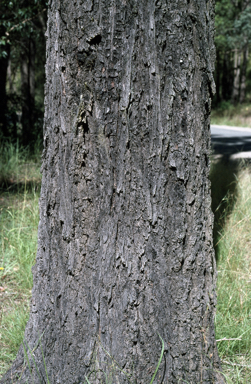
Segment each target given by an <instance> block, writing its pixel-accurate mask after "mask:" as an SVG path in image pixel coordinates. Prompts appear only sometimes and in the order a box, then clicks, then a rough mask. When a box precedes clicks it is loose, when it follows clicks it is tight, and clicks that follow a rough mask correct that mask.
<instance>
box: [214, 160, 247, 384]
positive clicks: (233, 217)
mask: <svg viewBox="0 0 251 384" xmlns="http://www.w3.org/2000/svg"><path fill="white" fill-rule="evenodd" d="M216 166H217V165H216ZM228 167H229V165H228ZM230 169H231V168H229V169H228V172H229V171H230ZM233 170H234V173H233V174H234V177H235V181H232V182H231V183H232V185H231V186H230V187H229V190H228V193H227V194H226V195H225V197H224V204H225V205H224V207H223V210H222V211H221V217H220V216H219V215H218V221H219V223H220V224H219V225H218V226H217V229H218V233H217V234H215V237H216V244H217V256H218V283H217V295H218V300H217V315H216V338H217V339H218V340H219V341H218V342H217V345H218V349H219V353H220V357H221V359H222V363H223V368H224V372H225V374H226V376H227V380H228V382H229V383H233V384H242V383H243V384H244V383H245V384H248V383H251V352H250V351H251V171H250V169H249V168H246V167H244V169H241V168H240V169H239V172H236V168H235V167H233ZM225 173H227V172H226V169H225ZM230 179H232V177H230ZM220 184H221V183H220V182H219V188H220ZM218 193H219V191H218ZM216 225H217V223H216Z"/></svg>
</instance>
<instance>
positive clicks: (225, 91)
mask: <svg viewBox="0 0 251 384" xmlns="http://www.w3.org/2000/svg"><path fill="white" fill-rule="evenodd" d="M231 63H232V60H231V54H230V53H229V52H224V54H223V66H222V71H221V72H222V80H221V83H222V89H221V95H222V99H223V100H229V99H231V94H232V90H233V88H232V87H233V78H232V76H231V74H232V67H231Z"/></svg>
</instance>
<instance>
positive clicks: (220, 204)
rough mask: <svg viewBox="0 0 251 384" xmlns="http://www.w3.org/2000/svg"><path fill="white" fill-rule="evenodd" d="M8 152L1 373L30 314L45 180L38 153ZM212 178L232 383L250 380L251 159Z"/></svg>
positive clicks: (222, 324)
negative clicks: (41, 196) (42, 179)
mask: <svg viewBox="0 0 251 384" xmlns="http://www.w3.org/2000/svg"><path fill="white" fill-rule="evenodd" d="M4 156H5V158H4V159H3V157H2V159H1V160H2V161H1V162H0V163H1V164H2V165H1V172H2V175H1V184H0V185H1V189H0V247H1V254H0V268H3V269H0V287H1V288H0V302H1V309H0V377H1V375H2V374H3V373H4V372H5V371H6V370H7V368H8V367H9V366H10V364H11V362H12V361H13V360H14V358H15V355H16V353H17V350H18V348H19V346H20V345H21V343H22V340H23V333H24V328H25V324H26V322H27V319H28V316H29V300H30V296H31V288H32V275H31V266H32V265H33V263H34V259H35V255H36V247H37V226H38V197H39V187H40V174H39V162H38V161H37V159H38V156H36V157H33V158H31V157H30V155H29V154H27V152H25V151H24V150H23V149H20V148H17V147H15V146H13V147H12V148H9V150H8V149H6V152H5V155H4ZM3 160H4V161H3ZM6 164H8V165H6ZM26 164H29V166H26ZM211 181H212V197H213V201H212V207H213V210H214V212H215V219H216V222H215V231H214V241H215V247H216V255H217V265H218V284H217V291H218V307H217V315H216V338H217V340H218V342H217V344H218V348H219V353H220V357H221V359H222V364H223V369H224V374H225V376H226V380H227V383H228V384H249V383H251V353H250V351H251V251H250V250H251V167H250V166H248V165H243V164H240V163H237V162H236V163H234V162H229V163H223V162H220V161H217V162H216V161H213V164H212V168H211ZM231 339H234V340H231ZM115 358H116V356H115ZM114 361H115V360H114ZM114 361H113V363H114ZM114 364H115V363H114ZM114 369H115V366H114ZM90 379H91V378H90ZM193 384H194V383H193Z"/></svg>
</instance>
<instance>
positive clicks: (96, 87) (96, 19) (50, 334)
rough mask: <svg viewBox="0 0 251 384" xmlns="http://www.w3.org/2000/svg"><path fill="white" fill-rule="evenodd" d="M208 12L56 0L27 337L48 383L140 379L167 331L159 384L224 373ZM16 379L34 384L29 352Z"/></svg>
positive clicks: (18, 364)
mask: <svg viewBox="0 0 251 384" xmlns="http://www.w3.org/2000/svg"><path fill="white" fill-rule="evenodd" d="M213 18H214V11H213V2H212V1H210V0H208V1H206V0H198V1H192V0H191V1H189V2H183V1H182V2H180V1H178V0H169V1H166V0H158V1H153V0H137V1H132V0H131V1H121V0H99V1H97V0H94V1H89V0H85V1H81V0H79V1H77V2H71V1H68V0H67V1H66V0H61V1H57V0H53V1H52V2H51V3H50V9H49V15H48V31H47V34H48V41H47V65H46V74H47V82H46V88H45V91H46V99H45V107H46V112H45V126H44V152H43V167H42V168H43V181H42V191H41V199H40V224H39V234H38V237H39V240H38V253H37V260H36V265H35V267H34V270H33V274H34V288H33V293H32V301H31V313H30V319H29V322H28V324H27V327H26V332H25V340H26V342H27V343H28V345H29V346H30V348H31V350H34V356H35V357H34V358H35V360H36V363H37V366H38V370H39V372H40V375H41V376H43V378H44V380H45V381H46V379H45V377H46V375H45V368H44V364H43V359H42V354H41V346H40V345H39V343H38V340H39V338H40V340H41V345H42V347H43V352H44V356H45V362H46V367H47V371H48V376H49V379H50V383H53V384H58V383H62V384H66V383H67V384H73V383H75V384H77V383H84V382H85V376H87V377H88V378H89V381H90V382H91V383H101V382H102V383H103V382H105V373H106V375H110V376H109V377H110V378H111V382H113V383H115V382H116V383H117V382H120V383H127V382H129V379H128V376H127V375H130V374H132V375H133V376H132V377H130V382H137V383H138V384H139V383H142V384H143V383H144V384H147V383H149V382H150V381H151V378H152V377H153V374H154V371H155V369H156V366H157V363H158V360H159V357H160V353H161V342H160V338H159V335H160V336H161V337H162V339H163V340H164V350H165V352H164V357H163V359H162V362H161V365H160V368H159V371H158V375H157V376H156V378H155V380H154V383H157V381H158V382H163V383H169V384H171V383H172V384H177V383H179V382H180V383H182V382H188V383H193V384H195V383H196V384H197V383H203V384H204V383H208V384H209V383H210V384H213V383H214V384H219V383H223V382H224V380H223V378H221V374H220V373H219V371H218V370H219V358H218V353H217V348H216V342H215V334H214V315H215V305H216V295H215V279H216V266H215V259H214V251H213V240H212V225H213V216H212V213H211V198H210V185H209V180H208V173H209V154H210V120H209V118H210V106H211V95H212V93H213V92H214V81H213V75H212V71H213V67H214V56H215V52H214V46H213V29H214V26H213ZM108 353H109V355H108ZM110 356H112V358H110ZM113 359H115V360H116V362H117V363H118V364H119V366H120V367H121V369H118V367H117V364H115V362H114V360H113ZM30 364H31V369H32V372H33V373H34V383H39V380H40V379H39V376H38V374H37V373H36V369H35V368H34V365H33V361H32V359H31V358H30ZM122 370H123V371H122ZM21 372H23V373H22V378H21V380H20V381H19V382H20V383H25V382H26V380H27V382H29V383H31V382H32V379H31V373H30V371H29V368H28V365H27V364H26V366H25V358H24V355H23V349H22V347H21V348H20V351H19V353H18V356H17V359H16V361H15V362H14V364H13V366H12V369H11V370H10V371H9V372H8V373H7V374H6V376H5V377H4V378H3V379H2V381H1V383H12V382H16V381H11V380H13V378H14V377H16V375H18V374H19V373H21ZM125 372H126V373H127V375H126V374H125ZM135 380H136V381H135ZM162 380H163V381H162Z"/></svg>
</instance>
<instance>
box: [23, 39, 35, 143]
mask: <svg viewBox="0 0 251 384" xmlns="http://www.w3.org/2000/svg"><path fill="white" fill-rule="evenodd" d="M24 44H25V47H26V49H25V50H24V51H23V54H22V57H21V94H22V99H23V106H22V118H21V123H22V140H23V144H24V145H28V144H30V143H31V142H32V141H33V140H34V139H35V134H34V130H33V129H34V107H35V42H34V41H33V39H32V38H30V39H28V40H27V41H25V42H24Z"/></svg>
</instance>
